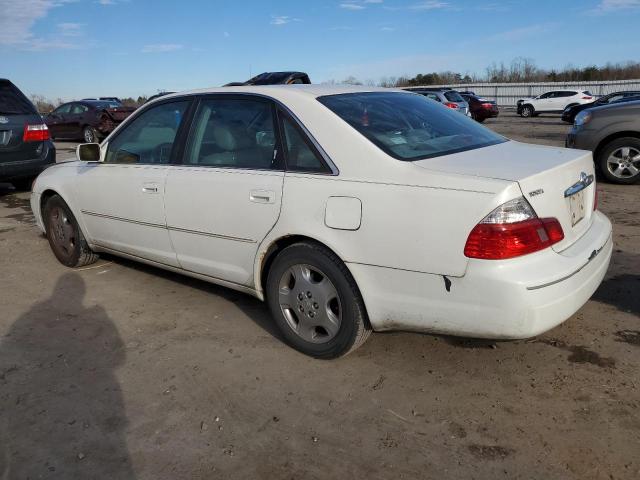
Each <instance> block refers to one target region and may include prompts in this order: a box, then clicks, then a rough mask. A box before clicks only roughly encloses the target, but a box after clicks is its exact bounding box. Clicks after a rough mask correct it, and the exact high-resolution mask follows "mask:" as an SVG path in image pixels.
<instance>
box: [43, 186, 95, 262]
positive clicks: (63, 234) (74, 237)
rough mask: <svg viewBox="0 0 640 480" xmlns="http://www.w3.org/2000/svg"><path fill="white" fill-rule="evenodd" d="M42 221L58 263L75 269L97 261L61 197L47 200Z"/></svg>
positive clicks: (56, 196) (55, 196) (57, 196)
mask: <svg viewBox="0 0 640 480" xmlns="http://www.w3.org/2000/svg"><path fill="white" fill-rule="evenodd" d="M42 219H43V223H44V226H45V232H46V236H47V240H49V245H50V246H51V250H52V251H53V254H54V255H55V256H56V258H57V259H58V261H59V262H60V263H62V264H63V265H66V266H67V267H71V268H75V267H82V266H84V265H89V264H91V263H94V262H95V261H96V260H98V255H97V254H96V253H95V252H93V250H91V248H89V244H88V243H87V241H86V240H85V238H84V235H83V234H82V230H80V226H79V225H78V222H77V221H76V218H75V217H74V216H73V213H72V212H71V209H70V208H69V206H68V205H67V204H66V202H65V201H64V200H63V199H62V197H60V196H59V195H54V196H52V197H51V198H50V199H49V200H47V203H46V204H45V206H44V209H43V215H42Z"/></svg>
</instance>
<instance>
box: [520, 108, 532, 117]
mask: <svg viewBox="0 0 640 480" xmlns="http://www.w3.org/2000/svg"><path fill="white" fill-rule="evenodd" d="M534 113H535V110H534V109H533V107H532V106H531V105H525V106H524V107H522V110H520V116H522V117H525V118H527V117H533V114H534Z"/></svg>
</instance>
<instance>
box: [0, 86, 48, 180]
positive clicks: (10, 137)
mask: <svg viewBox="0 0 640 480" xmlns="http://www.w3.org/2000/svg"><path fill="white" fill-rule="evenodd" d="M52 163H56V149H55V147H54V146H53V142H52V141H51V137H50V135H49V129H48V128H47V125H45V123H44V121H43V120H42V117H41V116H40V114H39V113H38V111H37V110H36V107H34V106H33V104H32V103H31V102H30V101H29V99H28V98H27V97H25V96H24V94H23V93H22V92H21V91H20V90H18V88H17V87H16V86H15V85H14V84H13V83H11V82H10V81H9V80H5V79H1V78H0V182H11V183H13V185H14V187H16V188H17V189H19V190H30V189H31V182H32V181H33V179H34V178H35V177H37V176H38V174H39V173H40V172H41V171H42V170H44V169H45V168H46V167H47V166H48V165H51V164H52Z"/></svg>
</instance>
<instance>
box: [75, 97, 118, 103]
mask: <svg viewBox="0 0 640 480" xmlns="http://www.w3.org/2000/svg"><path fill="white" fill-rule="evenodd" d="M82 100H103V101H105V102H116V103H119V104H120V105H122V100H120V99H119V98H118V97H97V98H83V99H82Z"/></svg>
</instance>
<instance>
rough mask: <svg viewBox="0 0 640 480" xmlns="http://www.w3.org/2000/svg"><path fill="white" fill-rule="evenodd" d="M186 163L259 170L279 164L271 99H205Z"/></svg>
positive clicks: (197, 113) (196, 121) (196, 118)
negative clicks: (269, 100) (277, 162)
mask: <svg viewBox="0 0 640 480" xmlns="http://www.w3.org/2000/svg"><path fill="white" fill-rule="evenodd" d="M185 163H186V164H189V165H203V166H210V167H227V168H251V169H260V170H265V169H273V168H277V165H276V134H275V129H274V121H273V109H272V105H271V103H270V102H268V101H264V100H262V99H257V98H256V99H250V98H247V99H237V98H231V99H226V98H220V97H218V98H210V99H205V100H203V101H202V102H201V103H200V106H199V107H198V111H197V112H196V116H195V119H194V122H193V127H192V129H191V138H190V140H189V147H188V150H187V155H186V157H185Z"/></svg>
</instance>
